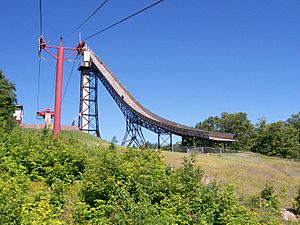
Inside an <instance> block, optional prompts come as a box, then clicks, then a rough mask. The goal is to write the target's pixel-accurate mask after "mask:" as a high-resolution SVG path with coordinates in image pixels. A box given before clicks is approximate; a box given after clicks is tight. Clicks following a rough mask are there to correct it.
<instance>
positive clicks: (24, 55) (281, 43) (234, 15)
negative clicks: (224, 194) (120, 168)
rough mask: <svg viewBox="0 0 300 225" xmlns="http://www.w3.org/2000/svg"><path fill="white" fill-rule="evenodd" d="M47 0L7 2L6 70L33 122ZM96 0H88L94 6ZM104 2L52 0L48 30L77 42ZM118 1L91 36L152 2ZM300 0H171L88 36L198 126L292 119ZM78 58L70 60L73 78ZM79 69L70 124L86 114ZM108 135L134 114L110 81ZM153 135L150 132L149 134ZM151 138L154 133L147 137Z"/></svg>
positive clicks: (0, 20)
mask: <svg viewBox="0 0 300 225" xmlns="http://www.w3.org/2000/svg"><path fill="white" fill-rule="evenodd" d="M38 2H39V1H4V2H2V4H1V15H0V25H1V30H2V31H1V35H0V41H1V45H2V48H1V52H0V69H2V70H3V71H4V73H5V74H6V76H7V77H8V78H9V79H10V80H11V81H12V82H14V83H15V84H16V87H17V96H18V101H19V103H20V104H23V105H24V108H25V117H24V119H25V121H24V122H25V123H40V122H41V121H37V120H36V119H35V112H36V96H37V91H36V90H37V74H38V73H37V72H38V57H37V39H38V35H39V30H38V28H39V23H38V19H39V10H38ZM87 2H88V3H87ZM101 2H102V1H98V0H89V1H71V0H64V1H59V0H52V1H45V0H44V8H43V19H44V24H43V28H44V37H45V39H47V40H48V41H50V44H53V45H56V44H58V42H59V37H60V36H63V37H65V40H64V45H65V46H70V47H74V46H76V45H77V42H78V34H75V35H73V36H71V37H68V34H69V33H70V32H71V31H72V30H73V29H74V28H75V27H76V26H78V25H79V24H80V23H81V22H82V21H83V20H84V19H85V18H86V17H87V16H88V15H89V14H90V13H91V12H92V11H93V10H94V9H95V8H96V7H97V6H98V5H99V3H101ZM153 2H155V0H154V1H150V0H144V1H141V0H122V1H120V0H110V1H109V2H108V3H107V4H106V5H105V7H104V8H103V10H101V11H100V12H99V13H98V14H97V15H96V16H94V17H93V18H92V20H90V21H89V22H88V23H87V24H86V25H85V26H84V27H83V28H82V29H81V31H82V36H83V37H85V36H88V35H90V34H92V33H94V32H96V31H98V30H101V29H102V28H104V27H106V26H107V25H110V24H111V23H113V22H116V21H117V20H119V19H122V18H124V17H126V16H128V15H129V14H131V13H133V12H135V11H137V10H139V9H141V8H143V7H145V6H147V5H149V4H152V3H153ZM299 12H300V1H299V0H244V1H241V0H226V1H224V0H165V2H163V3H162V4H160V5H159V6H157V7H155V8H152V9H151V10H150V11H147V12H145V13H143V14H141V15H139V16H137V17H135V18H133V19H132V20H129V21H127V22H125V23H123V24H121V25H119V26H117V27H115V28H113V29H111V30H109V31H107V32H105V33H103V34H101V35H99V36H96V37H94V38H93V39H91V40H90V41H88V45H89V46H90V47H91V48H92V49H93V51H94V52H95V53H96V54H97V55H98V56H99V57H100V58H101V59H102V60H103V61H104V62H105V63H106V64H107V66H108V67H109V68H110V69H111V70H112V71H113V72H114V74H115V75H116V76H117V77H118V79H119V80H120V81H121V82H122V83H123V84H124V85H125V87H127V89H128V90H129V91H130V92H131V93H132V94H133V96H135V97H136V98H137V100H139V101H140V102H141V103H142V104H144V105H145V106H146V107H147V108H148V109H150V110H151V111H153V112H155V113H157V114H159V115H160V116H163V117H166V118H168V119H170V120H173V121H176V122H179V123H182V124H185V125H189V126H194V125H195V124H196V123H197V122H199V121H202V120H204V119H205V118H207V117H209V116H213V115H220V114H221V113H222V112H230V113H234V112H239V111H242V112H246V113H247V114H248V117H249V118H250V119H251V121H252V122H254V123H255V122H256V121H257V119H258V118H260V117H266V118H267V120H268V122H273V121H278V120H285V119H287V118H288V117H289V116H290V115H291V114H295V113H298V112H299V110H300V102H299V99H300V91H299V89H300V76H299V75H300V14H299ZM43 56H44V57H45V58H46V61H43V62H42V75H41V86H40V87H41V91H40V102H39V105H40V110H42V109H43V108H45V107H48V106H49V105H50V106H51V105H52V103H51V90H52V83H53V79H54V66H55V61H54V60H53V59H52V58H51V57H50V56H48V55H47V54H45V53H43ZM71 65H72V62H66V63H65V68H64V78H65V80H66V79H67V77H68V75H69V73H70V70H71ZM78 104H79V72H77V70H75V71H74V73H73V75H72V78H71V82H70V85H69V88H68V91H67V94H66V97H65V99H64V102H63V109H62V110H63V111H62V123H63V124H71V121H72V120H73V118H74V117H75V116H76V115H77V114H78ZM99 111H100V112H99V113H100V121H101V124H100V126H101V134H102V137H103V138H104V139H108V140H111V139H112V137H113V136H114V135H116V136H117V138H118V140H119V141H121V139H122V137H123V133H124V126H125V120H124V119H123V115H122V114H121V111H120V110H119V109H118V108H117V106H116V104H115V103H114V102H113V100H112V98H111V97H110V96H109V94H108V93H107V92H106V90H104V88H103V86H102V84H100V88H99ZM146 133H147V132H146ZM146 136H147V137H149V138H150V140H156V138H155V136H154V135H151V134H150V133H147V134H146Z"/></svg>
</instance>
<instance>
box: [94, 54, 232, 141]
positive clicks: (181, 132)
mask: <svg viewBox="0 0 300 225" xmlns="http://www.w3.org/2000/svg"><path fill="white" fill-rule="evenodd" d="M89 51H90V50H89ZM91 67H92V69H93V70H94V72H95V73H96V74H97V76H98V78H99V80H101V82H102V83H103V85H104V86H105V87H106V89H107V90H108V91H109V93H110V94H111V96H112V97H113V98H114V100H115V101H116V103H117V104H118V106H119V107H120V109H121V110H122V112H123V114H124V115H125V117H126V118H131V121H132V122H133V123H136V124H138V125H140V126H142V127H145V128H147V129H149V130H151V131H153V132H156V133H161V134H176V135H178V136H182V137H195V138H198V139H205V140H210V141H218V142H232V141H234V140H233V135H232V134H229V133H219V132H209V131H203V130H199V129H196V128H192V127H188V126H185V125H182V124H179V123H175V122H172V121H170V120H167V119H165V118H162V117H160V116H158V115H156V114H154V113H152V112H151V111H149V110H148V109H146V108H145V107H144V106H143V105H142V104H140V103H139V102H138V101H137V100H136V99H135V98H134V97H133V96H132V95H131V94H130V93H129V92H128V91H127V90H126V88H125V87H124V86H123V85H122V84H121V82H120V81H118V79H117V78H116V77H115V76H114V75H113V73H112V72H111V71H110V70H109V69H108V67H107V66H106V65H105V64H104V63H103V62H102V61H101V60H100V59H99V58H98V57H97V56H96V55H95V54H94V53H93V52H91Z"/></svg>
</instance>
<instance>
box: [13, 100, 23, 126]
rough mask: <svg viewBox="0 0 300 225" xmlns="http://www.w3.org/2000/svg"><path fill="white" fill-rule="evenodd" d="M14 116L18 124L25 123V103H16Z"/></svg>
mask: <svg viewBox="0 0 300 225" xmlns="http://www.w3.org/2000/svg"><path fill="white" fill-rule="evenodd" d="M13 118H14V121H15V123H16V124H19V125H21V124H22V123H23V105H16V110H15V112H14V114H13Z"/></svg>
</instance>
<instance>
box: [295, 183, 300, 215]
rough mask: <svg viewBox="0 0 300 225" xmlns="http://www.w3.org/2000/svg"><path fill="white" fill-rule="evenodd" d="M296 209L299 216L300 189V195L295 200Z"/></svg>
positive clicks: (299, 193)
mask: <svg viewBox="0 0 300 225" xmlns="http://www.w3.org/2000/svg"><path fill="white" fill-rule="evenodd" d="M295 209H296V211H297V213H298V214H300V187H299V188H298V193H297V196H296V198H295Z"/></svg>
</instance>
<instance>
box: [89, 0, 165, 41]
mask: <svg viewBox="0 0 300 225" xmlns="http://www.w3.org/2000/svg"><path fill="white" fill-rule="evenodd" d="M163 1H164V0H160V1H157V2H155V3H153V4H152V5H149V6H147V7H146V8H143V9H141V10H140V11H138V12H136V13H133V14H131V15H130V16H127V17H126V18H124V19H122V20H119V21H118V22H116V23H114V24H112V25H110V26H108V27H106V28H104V29H102V30H100V31H98V32H96V33H94V34H92V35H90V36H88V37H86V38H85V39H84V40H85V41H86V40H88V39H90V38H92V37H94V36H96V35H98V34H100V33H103V32H104V31H107V30H108V29H110V28H112V27H114V26H117V25H119V24H120V23H122V22H125V21H126V20H128V19H130V18H132V17H134V16H136V15H138V14H140V13H142V12H144V11H146V10H148V9H150V8H152V7H154V6H156V5H158V4H159V3H161V2H163Z"/></svg>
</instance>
